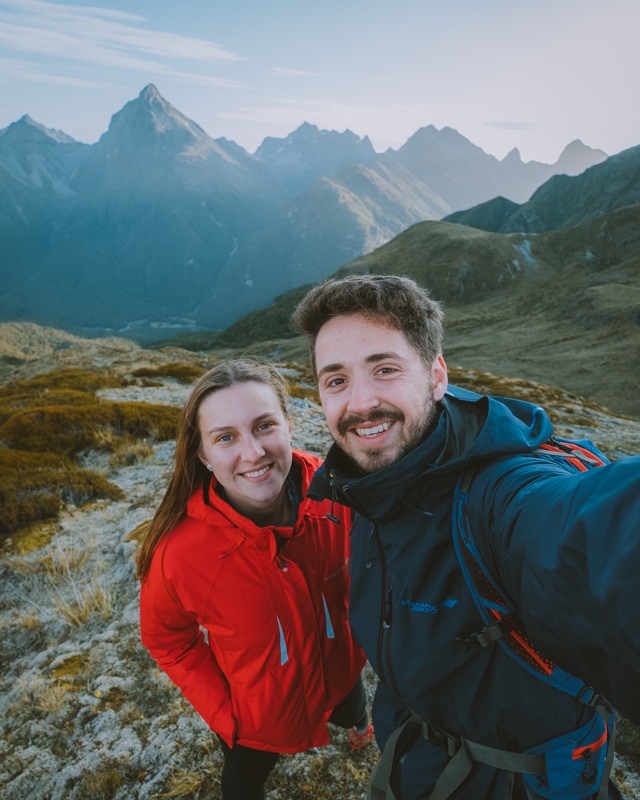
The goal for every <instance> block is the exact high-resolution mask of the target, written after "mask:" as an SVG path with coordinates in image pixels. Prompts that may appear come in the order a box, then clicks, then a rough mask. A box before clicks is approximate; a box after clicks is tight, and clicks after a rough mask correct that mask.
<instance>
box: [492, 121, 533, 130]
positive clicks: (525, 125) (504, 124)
mask: <svg viewBox="0 0 640 800" xmlns="http://www.w3.org/2000/svg"><path fill="white" fill-rule="evenodd" d="M483 124H484V125H485V127H487V128H498V129H499V130H502V131H540V130H542V129H543V128H544V125H542V124H541V123H539V122H516V121H512V120H501V121H496V122H485V123H483Z"/></svg>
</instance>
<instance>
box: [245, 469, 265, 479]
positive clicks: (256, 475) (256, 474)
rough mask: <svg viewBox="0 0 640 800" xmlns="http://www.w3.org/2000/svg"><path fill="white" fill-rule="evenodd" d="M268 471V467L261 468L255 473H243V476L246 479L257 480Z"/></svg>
mask: <svg viewBox="0 0 640 800" xmlns="http://www.w3.org/2000/svg"><path fill="white" fill-rule="evenodd" d="M268 469H269V467H263V468H262V469H257V470H256V471H255V472H245V473H244V474H245V476H246V477H247V478H259V477H260V476H261V475H264V473H265V472H266V471H267V470H268Z"/></svg>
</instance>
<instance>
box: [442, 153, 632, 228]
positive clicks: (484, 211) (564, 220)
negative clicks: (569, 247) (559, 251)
mask: <svg viewBox="0 0 640 800" xmlns="http://www.w3.org/2000/svg"><path fill="white" fill-rule="evenodd" d="M636 203H640V146H638V147H631V148H629V149H628V150H624V151H623V152H622V153H618V155H616V156H614V157H612V158H610V159H609V160H608V161H607V163H606V165H605V166H603V167H600V166H596V167H591V168H589V169H587V170H585V171H584V172H583V173H582V174H581V175H579V176H577V177H573V178H570V177H568V176H567V175H556V176H554V177H553V178H551V179H549V180H548V181H547V182H546V183H544V184H543V185H542V186H541V187H540V188H539V189H538V190H537V191H536V192H534V194H533V195H532V196H531V198H530V200H528V201H527V202H526V203H522V204H521V205H518V204H517V203H514V202H512V201H511V200H508V199H507V198H505V197H496V198H494V199H492V200H489V201H487V202H486V203H482V204H481V205H478V206H476V207H475V208H470V209H468V210H466V211H458V212H456V213H454V214H449V215H448V216H447V217H445V220H447V221H448V222H457V223H459V224H460V225H470V226H471V227H474V228H480V229H481V230H485V231H494V232H496V233H497V232H502V233H507V232H509V231H526V232H528V233H544V232H546V231H553V230H558V229H560V228H570V227H572V226H573V225H579V224H580V223H582V222H584V221H586V220H589V219H595V218H596V217H600V216H602V215H603V214H607V213H608V212H609V211H613V210H615V209H616V208H622V207H624V206H631V205H634V204H636Z"/></svg>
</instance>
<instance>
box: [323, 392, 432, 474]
mask: <svg viewBox="0 0 640 800" xmlns="http://www.w3.org/2000/svg"><path fill="white" fill-rule="evenodd" d="M435 416H436V403H435V400H434V399H433V393H432V391H431V390H429V391H428V393H427V399H426V401H425V404H424V408H423V413H422V415H421V416H420V417H419V418H418V419H417V420H416V421H415V422H414V423H413V424H412V425H410V426H408V427H406V428H405V429H404V430H403V432H402V437H401V438H400V440H399V442H398V443H397V444H396V445H395V446H394V447H393V448H390V447H380V448H377V449H375V448H370V449H366V450H357V449H356V448H355V446H354V447H351V446H350V444H349V439H348V438H347V437H348V435H349V431H350V430H352V429H353V428H354V427H358V426H361V425H365V424H367V423H374V424H375V423H376V422H384V421H393V422H394V423H402V424H404V423H405V419H406V418H405V415H404V414H403V412H402V411H400V410H399V409H397V408H394V409H388V410H384V409H381V408H375V409H373V410H372V411H371V413H370V414H367V416H366V417H362V416H359V415H356V414H352V415H351V416H349V417H344V418H343V419H341V420H340V421H339V422H338V425H337V427H338V433H339V434H340V436H341V437H342V439H341V440H340V441H336V444H337V445H338V447H339V448H340V449H341V450H342V452H343V453H345V455H347V456H348V457H349V459H350V460H351V462H352V463H353V465H354V467H355V468H356V473H357V474H359V475H367V474H370V473H372V472H377V471H378V470H381V469H384V468H385V467H389V466H391V464H395V463H396V462H398V461H400V459H402V458H404V456H406V455H407V453H410V452H411V451H412V450H414V449H415V448H416V447H417V446H418V445H419V444H420V443H421V442H422V441H423V440H424V438H425V436H426V435H427V432H428V431H429V429H430V428H431V425H432V423H433V420H434V419H435Z"/></svg>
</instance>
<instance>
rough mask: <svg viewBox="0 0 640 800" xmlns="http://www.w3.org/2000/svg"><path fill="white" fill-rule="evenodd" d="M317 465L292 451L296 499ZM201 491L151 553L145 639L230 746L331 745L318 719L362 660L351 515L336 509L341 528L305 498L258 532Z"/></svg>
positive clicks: (284, 748) (287, 749)
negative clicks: (356, 634) (350, 604)
mask: <svg viewBox="0 0 640 800" xmlns="http://www.w3.org/2000/svg"><path fill="white" fill-rule="evenodd" d="M320 463H321V462H320V460H319V459H317V458H315V457H314V456H311V455H309V454H307V453H301V452H297V451H295V452H294V465H295V464H297V465H299V468H301V470H302V489H303V494H306V490H307V488H308V486H309V482H310V481H311V477H312V476H313V473H314V472H315V470H316V469H317V467H318V466H319V465H320ZM294 468H295V466H294ZM212 480H213V479H212ZM205 492H207V490H206V489H201V490H199V491H197V492H196V493H195V494H194V495H193V496H192V497H191V499H190V500H189V503H188V505H187V515H186V516H185V517H184V518H183V519H182V520H181V521H180V523H179V524H178V525H177V526H176V527H175V528H174V529H173V530H172V531H171V532H170V533H169V534H167V535H165V536H164V538H163V539H162V540H161V541H160V544H159V545H158V547H157V549H156V551H155V553H154V556H153V560H152V564H151V569H150V571H149V574H148V576H147V577H146V578H145V580H144V582H143V584H142V588H141V596H140V626H141V634H142V641H143V643H144V645H145V647H147V648H148V650H149V652H150V653H151V655H152V656H153V658H155V659H156V661H157V662H158V665H159V667H160V668H161V669H162V670H164V671H165V672H166V673H167V675H168V676H169V678H171V680H172V681H173V682H174V683H175V684H176V685H177V686H178V687H179V688H180V689H181V690H182V692H183V694H184V695H185V697H186V698H187V700H189V702H190V703H191V704H192V705H193V707H194V708H195V709H196V711H197V712H198V713H199V714H200V715H201V716H202V717H203V719H204V720H205V722H206V723H207V724H208V725H209V727H210V728H212V730H214V731H216V733H218V734H220V736H221V737H222V738H223V739H224V740H225V741H226V742H227V744H229V745H232V744H233V743H234V742H238V743H239V744H242V745H245V746H247V747H252V748H255V749H258V750H270V751H274V752H279V753H297V752H300V751H302V750H307V749H309V748H310V747H316V746H319V745H324V744H327V743H328V741H329V738H328V732H327V727H326V724H325V721H326V719H327V718H328V716H329V714H330V713H331V711H332V709H333V708H334V707H335V706H336V705H337V704H338V703H339V702H340V701H341V700H342V699H343V698H344V697H345V696H346V695H347V693H348V692H349V691H350V689H351V688H352V687H353V685H354V684H355V682H356V680H357V678H358V675H359V674H360V672H361V670H362V667H363V666H364V663H365V656H364V654H363V652H362V650H361V649H360V647H359V646H358V645H357V644H356V643H355V642H354V640H353V638H352V636H351V631H350V629H349V626H348V622H347V601H348V596H349V570H348V562H349V535H348V534H349V528H350V516H349V515H350V512H349V511H348V510H347V509H345V508H344V507H343V506H335V507H334V509H333V513H334V514H335V516H336V517H338V518H339V519H340V523H339V524H336V523H334V522H330V521H329V520H328V519H327V518H326V516H325V514H326V513H327V511H329V509H330V504H329V503H328V502H322V503H318V502H315V501H312V500H309V499H306V498H305V499H304V500H303V501H302V502H301V504H300V508H299V511H298V518H297V521H296V523H295V525H294V526H293V528H291V527H276V526H272V527H271V526H268V527H264V528H261V527H258V526H257V525H254V524H253V523H252V522H251V521H250V520H248V519H247V518H246V517H244V516H242V515H241V514H239V513H237V512H236V511H235V510H234V509H233V508H231V506H230V505H228V503H226V502H224V501H223V500H222V499H221V498H220V496H219V495H218V494H217V493H216V492H215V491H214V490H213V488H210V489H209V490H208V503H209V504H207V503H205V500H204V493H205ZM279 541H280V547H279V548H278V542H279Z"/></svg>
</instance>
